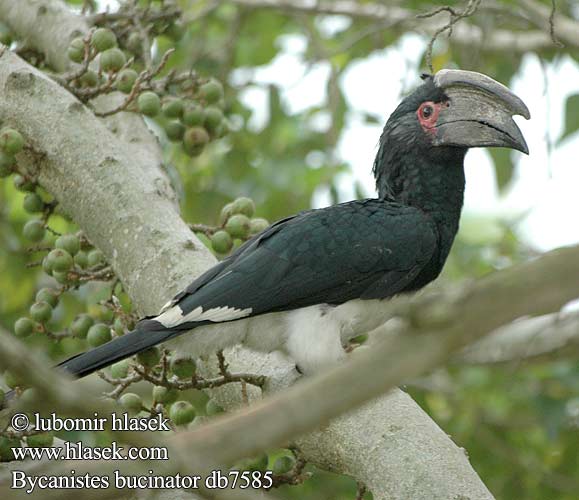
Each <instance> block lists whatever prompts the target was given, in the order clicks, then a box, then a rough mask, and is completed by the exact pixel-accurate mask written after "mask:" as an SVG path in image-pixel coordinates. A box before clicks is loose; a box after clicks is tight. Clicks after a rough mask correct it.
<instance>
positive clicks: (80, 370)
mask: <svg viewBox="0 0 579 500" xmlns="http://www.w3.org/2000/svg"><path fill="white" fill-rule="evenodd" d="M180 326H181V325H180ZM189 330H191V326H189V327H188V328H183V327H182V326H181V327H180V328H165V327H163V326H162V325H161V324H160V323H158V322H157V321H154V320H144V321H141V322H139V323H138V324H137V327H136V328H135V330H133V331H132V332H129V333H126V334H125V335H122V336H121V337H117V338H115V339H113V340H111V341H109V342H107V343H106V344H103V345H101V346H99V347H96V348H95V349H91V350H90V351H86V352H82V353H80V354H77V355H76V356H73V357H72V358H69V359H67V360H65V361H62V362H61V363H59V364H58V365H57V368H60V369H61V370H64V371H65V372H67V373H69V374H70V375H72V376H74V377H75V378H82V377H86V376H87V375H90V374H91V373H93V372H95V371H97V370H100V369H102V368H106V367H107V366H109V365H112V364H113V363H116V362H117V361H121V360H123V359H125V358H128V357H129V356H132V355H133V354H138V353H139V352H141V351H144V350H146V349H148V348H149V347H152V346H155V345H157V344H160V343H161V342H165V341H166V340H169V339H170V338H173V337H176V336H177V335H180V334H181V333H185V332H187V331H189Z"/></svg>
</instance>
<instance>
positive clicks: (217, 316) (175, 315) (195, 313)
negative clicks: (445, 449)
mask: <svg viewBox="0 0 579 500" xmlns="http://www.w3.org/2000/svg"><path fill="white" fill-rule="evenodd" d="M251 311H252V309H251V307H249V308H247V309H236V308H235V307H229V306H223V307H215V308H213V309H208V310H207V311H204V310H203V308H202V307H201V306H199V307H197V308H195V309H193V310H192V311H190V312H188V313H187V314H185V315H183V310H182V309H181V308H180V307H179V306H174V307H171V309H167V310H166V311H164V312H163V313H162V314H160V315H159V316H157V317H156V318H154V319H155V321H158V322H159V323H161V324H162V325H163V326H164V327H165V328H173V327H174V326H177V325H180V324H182V323H189V322H191V321H212V322H214V323H219V322H220V321H232V320H234V319H240V318H245V317H246V316H249V315H250V314H251Z"/></svg>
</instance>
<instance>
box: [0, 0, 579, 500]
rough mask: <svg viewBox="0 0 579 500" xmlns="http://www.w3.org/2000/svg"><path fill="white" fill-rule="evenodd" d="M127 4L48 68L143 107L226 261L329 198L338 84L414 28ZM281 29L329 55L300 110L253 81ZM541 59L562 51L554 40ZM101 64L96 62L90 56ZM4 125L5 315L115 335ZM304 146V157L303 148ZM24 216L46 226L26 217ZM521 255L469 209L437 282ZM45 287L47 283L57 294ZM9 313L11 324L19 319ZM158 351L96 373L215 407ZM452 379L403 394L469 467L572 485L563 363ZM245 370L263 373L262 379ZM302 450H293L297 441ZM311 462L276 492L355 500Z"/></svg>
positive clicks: (190, 214) (568, 489) (1, 290)
mask: <svg viewBox="0 0 579 500" xmlns="http://www.w3.org/2000/svg"><path fill="white" fill-rule="evenodd" d="M69 3H70V4H71V5H73V6H75V7H76V8H80V7H81V6H84V7H85V9H86V11H87V12H90V11H91V8H92V7H95V5H94V4H93V3H92V2H86V1H84V2H83V1H81V0H75V1H72V0H71V1H69ZM446 3H447V2H424V1H422V0H420V1H418V0H415V1H412V2H407V3H406V4H407V7H408V8H411V9H414V10H415V11H416V12H424V11H427V10H428V9H430V8H432V6H433V5H442V6H443V5H445V4H446ZM503 3H504V4H505V5H506V6H507V7H508V6H509V5H510V4H511V2H503ZM161 4H162V5H161ZM121 5H122V8H121V10H120V13H121V14H123V13H124V16H121V17H120V20H119V19H118V18H115V17H114V16H107V15H103V16H102V17H101V18H99V21H98V23H97V26H98V27H99V29H103V28H105V29H106V30H110V31H106V32H103V31H100V32H99V33H100V35H99V36H100V39H97V40H95V38H94V37H95V35H96V32H94V33H92V34H91V35H89V36H88V37H85V38H81V39H80V40H76V41H73V42H72V44H71V48H70V49H69V57H70V58H71V59H72V60H74V61H75V62H77V63H78V64H77V65H76V66H75V69H74V70H73V72H72V73H68V74H61V75H57V76H56V78H58V79H59V81H60V82H61V83H62V84H63V85H64V86H66V87H67V88H68V89H69V90H70V91H71V92H73V93H75V94H76V95H77V96H78V98H79V99H80V100H81V101H82V102H84V103H86V104H88V105H90V102H91V100H92V99H93V98H94V97H95V96H97V95H99V94H103V93H108V92H110V91H111V90H112V89H115V88H118V89H121V90H122V91H123V92H124V95H125V98H124V100H123V101H122V105H121V106H120V107H119V109H116V110H115V109H113V110H110V111H111V112H124V111H126V112H140V113H142V114H143V115H145V116H146V117H147V118H146V119H147V121H148V123H149V124H150V127H151V129H152V130H153V131H154V132H155V133H156V134H157V135H158V136H159V140H160V141H161V144H162V146H163V152H164V156H165V160H166V167H167V170H168V172H169V174H170V176H171V178H172V180H173V182H174V184H175V186H176V189H177V191H178V192H179V193H180V196H181V208H182V213H183V217H184V219H185V220H186V221H188V222H189V223H191V224H192V228H193V229H194V230H195V231H197V232H198V234H199V235H200V236H201V238H202V240H203V241H204V242H205V243H206V244H207V245H208V246H210V248H212V249H213V250H217V251H218V255H219V256H222V255H226V254H227V253H228V252H229V251H230V250H231V248H234V247H236V246H237V245H239V244H240V243H241V241H243V240H244V239H247V237H249V236H250V235H251V234H253V233H255V232H257V231H258V226H259V228H262V227H263V224H264V223H263V220H262V219H267V220H271V221H274V220H277V219H279V218H281V217H283V216H286V215H288V214H292V213H295V212H296V211H299V210H302V209H306V208H309V207H310V205H311V203H312V199H313V196H314V193H316V192H317V190H319V189H321V188H326V189H327V190H328V191H329V192H331V193H334V197H335V198H337V194H335V193H337V192H338V190H337V184H338V179H339V174H343V173H345V172H348V166H347V165H344V164H343V163H342V162H341V161H340V160H339V159H338V158H337V157H336V154H335V148H336V145H337V143H338V141H339V138H340V136H341V134H342V132H343V130H344V128H345V127H346V126H347V125H348V119H349V116H350V113H351V112H353V111H355V110H352V109H351V104H350V103H349V102H348V100H347V99H346V97H345V96H344V93H343V90H342V87H341V84H340V81H341V80H340V79H341V77H342V76H343V75H344V73H345V72H346V70H347V69H348V68H350V67H351V66H352V65H353V64H354V63H355V62H357V61H360V60H363V59H365V58H367V57H368V56H369V55H370V54H372V53H373V52H374V51H379V50H383V49H385V48H388V47H395V46H396V44H397V43H398V41H399V39H400V37H401V36H403V35H404V33H405V32H406V31H407V28H405V27H404V26H401V27H399V26H396V25H394V26H389V27H387V29H385V28H384V24H383V23H373V22H372V21H371V20H369V19H367V18H362V17H360V18H352V19H346V20H345V22H344V23H342V22H341V21H344V19H342V20H341V21H340V20H339V19H335V18H331V17H330V16H314V15H311V14H310V13H301V14H300V13H294V14H292V13H287V12H282V11H278V10H275V9H269V10H267V9H264V10H251V9H248V8H244V7H243V6H240V5H237V3H236V2H213V3H212V2H209V1H199V2H182V5H181V7H182V8H183V10H181V9H180V8H179V6H176V5H174V3H173V2H168V1H166V2H156V1H155V2H148V1H141V2H132V1H126V2H121ZM135 12H139V13H140V15H142V16H144V17H142V19H144V22H145V23H146V26H147V33H148V37H150V40H148V41H147V39H146V38H143V33H142V31H141V29H140V28H139V26H138V25H137V24H136V23H135V22H134V19H135V16H134V15H135ZM479 14H480V15H479ZM147 16H149V17H147ZM184 20H189V21H187V22H185V21H184ZM425 22H429V21H425ZM469 22H471V23H473V24H474V25H475V26H482V27H483V28H485V29H489V26H488V24H489V23H491V26H490V27H491V28H492V27H493V26H494V25H495V24H498V23H500V27H501V28H503V29H511V28H515V27H518V26H519V24H520V22H521V21H520V19H518V18H517V17H516V16H505V17H504V18H493V17H492V15H491V14H489V13H488V12H485V13H482V14H481V13H477V14H475V15H473V16H471V18H470V19H469ZM328 26H330V27H332V26H333V27H332V28H331V29H329V28H328ZM103 33H104V35H103ZM111 35H112V36H111ZM289 35H293V36H298V37H300V39H301V40H302V41H303V42H304V44H305V49H304V51H303V63H304V65H306V66H309V65H314V64H316V63H317V62H319V61H327V62H328V64H329V67H330V78H329V79H328V83H327V95H326V101H325V102H324V103H323V105H322V106H320V107H311V108H308V109H305V110H303V111H301V112H297V113H296V112H292V111H291V107H290V106H289V105H288V103H287V102H285V101H284V99H283V89H282V88H280V85H278V84H275V83H263V82H260V81H258V80H256V79H255V75H256V71H257V70H258V69H259V68H261V67H263V66H264V65H269V64H271V63H272V62H274V61H276V60H279V58H281V57H282V56H283V54H284V51H285V49H284V47H285V45H284V40H287V37H288V36H289ZM0 36H1V37H2V38H1V39H0V41H3V42H4V43H10V42H11V41H12V40H11V39H12V38H13V37H12V35H11V34H10V33H8V32H7V30H6V27H5V26H4V25H0ZM152 41H154V42H155V50H153V51H151V52H150V53H147V50H146V47H147V43H149V44H150V42H152ZM424 41H425V44H424V46H426V41H427V40H426V39H425V40H424ZM15 43H16V44H18V43H19V41H18V40H16V42H15ZM143 44H145V45H143ZM117 46H118V48H117ZM143 47H145V49H143ZM109 51H115V52H109ZM119 51H121V52H119ZM170 51H174V52H172V53H171V52H170ZM568 53H569V54H571V55H572V56H574V57H577V53H576V49H573V48H569V49H568ZM105 54H107V55H106V57H103V56H104V55H105ZM23 56H26V53H25V52H23ZM539 56H540V57H542V58H544V59H552V58H553V57H557V55H556V53H555V51H554V50H553V49H547V50H545V51H544V52H543V53H540V54H539ZM521 58H522V54H521V53H515V52H512V53H510V52H509V51H503V52H485V51H484V50H483V48H481V47H466V46H464V45H454V44H453V43H452V36H451V38H450V39H449V40H446V39H444V38H442V37H441V39H439V41H438V42H437V44H435V45H434V52H433V59H432V62H433V65H434V68H435V69H438V68H440V67H442V66H446V67H448V66H454V65H456V66H459V67H461V68H463V69H476V70H477V71H481V72H484V73H487V74H490V75H492V76H493V77H494V78H496V79H497V80H500V81H502V82H505V83H508V82H509V81H510V80H511V79H512V77H513V76H514V75H515V74H516V72H517V71H518V69H519V67H520V64H521ZM99 59H100V62H99V64H100V68H101V70H99V69H98V68H99V64H96V65H95V64H93V62H94V63H96V61H97V60H99ZM103 59H104V60H103ZM30 60H31V61H32V59H30ZM424 62H425V59H423V61H422V62H421V65H424ZM420 69H421V68H419V67H412V68H410V71H412V72H415V73H418V72H419V71H420ZM128 70H131V71H132V72H131V71H128ZM251 90H258V91H259V92H262V95H263V96H265V98H266V101H267V104H266V111H267V112H266V118H265V119H264V120H263V123H260V124H258V125H256V124H255V122H256V118H257V115H258V112H259V110H257V109H252V108H251V107H250V106H248V104H247V101H246V100H244V99H243V98H242V96H243V95H244V92H247V91H251ZM578 103H579V100H578V95H574V96H572V97H570V98H569V99H568V101H567V107H566V118H565V128H564V133H563V135H562V137H561V139H563V138H565V137H567V136H569V135H571V134H573V133H575V132H576V130H577V128H578V127H579V122H578V116H579V112H578V105H579V104H578ZM196 113H197V114H198V115H197V114H196ZM320 116H326V117H329V120H326V121H327V122H328V123H327V124H326V125H325V126H323V127H320V126H319V125H316V118H319V117H320ZM322 122H323V120H322ZM8 126H9V124H8V125H6V126H5V127H4V128H3V129H2V130H0V148H1V152H0V174H3V175H0V176H1V177H4V179H1V180H0V283H3V284H4V285H3V286H1V287H0V323H1V324H2V326H4V327H5V328H8V329H14V330H15V333H16V334H19V336H21V337H22V338H23V339H24V341H25V342H27V343H28V344H29V345H30V346H31V347H32V346H34V347H40V348H42V349H44V350H45V351H46V352H48V353H49V355H50V356H51V357H52V358H54V359H55V360H57V359H62V358H63V357H66V356H68V355H71V354H73V353H75V352H79V351H81V350H84V349H86V348H87V347H88V345H89V344H90V345H97V344H98V343H100V342H102V340H103V338H104V339H106V338H108V337H110V335H122V334H124V333H125V332H126V331H127V330H129V329H130V328H131V327H132V326H133V325H134V322H135V321H136V320H137V319H138V318H136V316H135V315H134V314H133V312H132V310H131V305H130V300H129V298H128V297H127V296H126V294H125V293H124V292H123V289H122V285H121V284H120V283H118V281H117V279H116V278H115V276H114V272H113V271H112V270H111V268H110V266H109V265H108V264H107V263H106V262H105V261H104V260H103V258H102V254H100V253H99V252H100V251H99V250H98V249H95V248H94V247H93V246H92V245H91V243H90V241H88V240H87V239H86V238H85V237H84V235H83V234H82V231H81V230H80V229H81V228H78V227H76V226H75V225H74V223H73V222H72V221H70V220H68V219H66V218H65V217H64V216H63V215H62V214H60V213H59V209H58V203H57V200H54V199H53V198H52V197H51V196H50V194H49V193H46V192H45V191H44V190H43V189H42V187H40V186H38V185H36V183H35V179H33V178H27V177H26V174H25V172H21V171H20V170H19V168H18V165H17V162H16V161H14V160H13V158H14V155H17V153H18V151H19V148H21V147H26V141H27V139H28V138H23V142H24V144H20V141H19V138H18V137H17V136H16V135H15V133H14V131H11V130H9V128H8ZM192 130H193V132H192ZM16 134H18V132H17V131H16ZM491 154H492V157H493V161H494V163H495V167H496V171H497V181H498V184H499V187H500V188H501V189H502V188H504V187H505V186H506V185H508V182H509V180H510V179H511V177H512V173H513V170H514V165H513V162H512V158H511V155H510V153H509V152H506V151H496V152H492V153H491ZM312 155H314V156H315V157H316V158H317V159H316V161H315V162H313V161H308V158H310V159H311V157H312ZM16 159H17V156H16ZM368 168H370V165H369V166H368ZM9 174H10V175H9ZM8 175H9V176H8ZM240 199H241V200H242V201H240ZM248 200H249V201H248ZM334 201H336V200H334ZM234 217H235V218H234ZM244 218H245V219H244ZM31 220H35V221H39V222H36V223H34V224H32V225H31V224H30V221H31ZM255 221H260V222H255ZM252 224H253V226H252ZM62 235H66V236H67V238H68V240H67V241H65V240H63V237H62ZM25 236H26V237H25ZM55 252H56V253H55ZM532 253H533V252H532V249H529V248H526V247H525V245H524V244H523V243H521V242H520V241H518V239H517V236H516V233H515V232H514V231H513V229H512V227H511V225H510V224H508V223H505V222H504V221H499V220H495V219H492V218H490V219H486V220H482V219H478V220H472V219H471V220H468V219H467V220H465V221H464V222H463V229H462V232H461V233H460V235H459V238H458V241H457V243H456V245H455V247H454V249H453V253H452V255H451V257H450V260H449V262H448V265H447V267H446V270H445V274H444V276H443V278H442V279H443V280H462V279H465V278H469V277H478V276H482V275H484V274H486V273H489V272H492V271H493V270H494V269H497V268H500V267H503V266H506V265H510V264H511V263H514V262H517V261H520V260H523V259H526V258H528V257H529V256H531V255H532ZM49 256H51V257H49ZM69 257H70V258H69ZM46 270H48V271H49V272H48V273H47V272H45V271H46ZM47 289H48V290H52V291H54V294H56V296H57V299H58V300H55V302H54V303H53V304H50V300H52V299H51V298H50V293H51V292H48V291H46V290H47ZM40 290H45V291H44V292H40ZM37 293H41V296H40V297H38V296H37ZM35 304H36V305H35ZM31 306H32V308H33V310H32V311H31V310H30V308H31ZM28 317H33V319H34V322H33V323H32V326H30V324H26V323H24V322H22V321H20V319H21V318H28ZM87 318H90V319H87ZM17 321H20V325H19V327H18V328H14V325H15V323H16V322H17ZM89 323H90V324H89ZM93 323H96V325H94V324H93ZM31 330H33V332H31ZM87 339H88V340H87ZM149 354H151V353H149ZM151 356H152V358H151V357H149V358H146V357H140V358H139V359H138V360H137V361H132V362H131V363H130V364H121V365H119V364H118V365H115V366H114V367H112V368H111V369H110V370H107V371H106V372H105V374H104V375H103V377H104V378H105V379H106V380H108V381H109V382H111V384H112V389H111V392H110V396H111V397H113V398H115V399H118V400H119V402H120V404H121V405H124V407H125V408H126V409H128V410H130V411H133V412H137V413H138V412H140V411H146V412H147V413H153V412H156V411H160V412H164V413H165V414H168V415H170V416H173V417H174V418H177V419H178V422H176V423H179V424H180V425H187V424H188V423H189V422H190V421H192V420H194V419H195V418H196V415H197V416H204V415H213V414H214V412H217V411H218V409H217V408H216V405H215V402H214V401H212V400H211V399H210V398H209V396H208V394H206V393H204V392H203V389H204V383H203V380H202V379H201V378H197V377H196V375H195V371H194V368H191V369H190V371H189V372H187V370H185V371H180V368H179V367H178V366H177V364H178V363H176V361H175V359H176V358H175V357H174V355H173V354H171V353H167V354H165V353H162V352H156V353H152V354H151ZM151 359H152V361H151ZM181 368H182V366H181ZM222 376H223V383H228V382H231V380H233V379H235V374H229V373H228V372H227V370H226V368H224V369H223V371H222ZM446 376H447V377H448V379H449V381H450V384H451V385H450V387H451V390H448V388H442V389H441V388H436V387H435V388H434V389H429V390H425V389H416V388H413V389H411V393H412V395H413V397H415V398H416V399H417V400H418V401H419V402H420V403H421V404H422V405H423V407H424V408H425V409H426V410H427V411H428V412H429V414H430V415H431V416H432V417H433V418H435V419H436V420H437V422H438V423H439V424H441V425H442V427H443V428H444V429H445V430H446V431H447V432H448V433H449V434H451V435H452V437H453V438H454V439H455V440H456V441H457V442H458V443H459V444H460V445H461V446H463V447H464V448H465V449H466V450H468V452H469V454H470V457H471V461H472V463H473V465H474V467H475V469H476V470H477V471H478V472H479V473H480V475H481V477H482V478H483V480H484V481H485V482H486V484H488V485H489V487H490V488H491V490H492V491H493V492H494V493H495V494H496V496H497V497H498V498H526V499H537V500H540V499H544V498H550V499H555V498H557V499H571V498H575V497H576V492H577V486H578V485H577V480H576V471H577V470H578V467H579V463H577V454H576V451H575V450H576V449H577V446H578V445H579V442H578V440H577V432H576V425H577V424H576V422H575V424H573V421H572V419H571V418H570V410H569V408H570V407H571V406H570V405H571V403H572V401H573V398H576V394H577V391H578V390H579V372H577V367H576V366H575V365H574V364H573V363H572V362H568V361H565V360H555V361H545V362H542V363H540V364H536V365H531V364H529V365H525V364H522V365H519V364H518V363H513V364H512V365H509V366H506V367H472V366H466V367H465V366H455V367H451V368H450V369H449V370H448V373H447V374H446ZM228 377H230V378H229V379H228ZM231 377H233V379H231ZM141 380H149V381H150V382H151V381H152V382H154V383H150V384H149V385H148V388H147V391H146V392H142V393H139V394H138V395H134V396H132V395H131V393H130V392H128V391H126V390H127V389H128V388H129V387H131V384H132V383H133V382H136V381H141ZM248 382H249V383H255V384H256V385H259V382H260V381H259V380H258V379H255V380H248ZM130 390H133V389H132V388H131V389H130ZM171 391H175V392H171ZM123 394H124V395H123ZM176 399H179V401H176ZM189 404H191V405H192V406H193V409H192V410H191V411H190V406H188V405H189ZM179 405H180V406H179ZM173 408H178V409H179V410H184V411H179V412H177V409H175V410H173ZM141 414H144V413H141ZM176 415H178V417H175V416H176ZM573 425H575V427H573ZM83 437H84V439H89V440H90V439H101V440H102V439H105V438H104V437H102V436H100V437H95V436H83ZM0 455H1V448H0ZM282 455H285V456H291V457H292V460H295V458H294V456H293V454H292V453H291V452H289V451H287V450H274V451H272V453H271V454H270V455H269V458H267V460H268V462H269V463H268V466H269V467H274V465H275V463H276V460H277V459H278V458H279V456H282ZM295 457H297V459H299V453H297V454H296V455H295ZM2 458H5V457H2ZM292 463H293V462H292ZM245 465H246V466H248V467H249V466H252V465H251V464H250V465H248V464H245ZM305 471H306V472H307V474H306V473H304V470H302V469H300V470H299V471H298V474H297V475H298V476H299V477H300V480H301V479H304V480H305V482H304V483H303V484H301V485H299V486H283V487H282V488H281V490H280V493H281V494H282V495H283V498H288V499H289V498H300V499H308V498H312V499H314V498H322V497H324V498H335V499H342V498H343V499H346V498H355V495H356V485H355V483H354V481H352V480H351V478H344V477H336V476H334V475H330V474H327V473H323V472H320V471H317V470H315V469H313V468H312V467H311V466H308V467H306V469H305ZM507 471H508V472H507ZM310 473H311V474H310ZM310 475H311V478H309V477H310ZM308 478H309V479H308ZM306 479H307V480H306ZM298 482H299V481H298ZM370 497H371V495H370V494H367V495H366V496H365V497H364V498H370Z"/></svg>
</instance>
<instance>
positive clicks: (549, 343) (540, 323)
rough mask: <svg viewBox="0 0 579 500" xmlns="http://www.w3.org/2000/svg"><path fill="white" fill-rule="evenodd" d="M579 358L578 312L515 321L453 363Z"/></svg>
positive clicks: (461, 355)
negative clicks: (563, 357) (569, 356)
mask: <svg viewBox="0 0 579 500" xmlns="http://www.w3.org/2000/svg"><path fill="white" fill-rule="evenodd" d="M578 354H579V312H577V311H574V312H570V313H555V314H548V315H545V316H539V317H537V318H528V319H522V320H519V321H515V322H514V323H511V324H510V325H506V326H504V327H501V328H499V329H498V330H496V331H495V332H493V333H492V334H491V335H489V336H488V337H486V338H484V339H482V340H480V341H479V342H477V343H475V344H473V345H472V346H469V347H468V348H467V349H466V350H465V351H464V352H462V353H461V354H460V355H459V356H458V357H457V359H456V361H457V362H459V363H461V362H465V363H508V362H511V361H525V360H537V361H544V360H548V359H554V358H556V359H561V356H564V355H571V356H573V357H577V355H578Z"/></svg>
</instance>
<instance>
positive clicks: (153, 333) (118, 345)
mask: <svg viewBox="0 0 579 500" xmlns="http://www.w3.org/2000/svg"><path fill="white" fill-rule="evenodd" d="M205 323H206V322H199V323H197V324H191V323H189V324H188V325H187V326H184V325H178V326H177V327H175V328H165V327H163V325H161V324H160V323H159V322H158V321H154V320H142V321H140V322H139V323H137V326H136V328H135V329H134V330H133V331H131V332H129V333H126V334H125V335H122V336H121V337H117V338H115V339H113V340H111V341H109V342H107V343H106V344H103V345H101V346H99V347H96V348H95V349H91V350H90V351H86V352H81V353H80V354H77V355H76V356H73V357H72V358H68V359H67V360H65V361H62V362H61V363H59V364H58V365H57V366H56V367H57V368H59V369H61V370H63V371H65V372H67V373H69V374H70V375H72V376H73V377H74V378H82V377H86V376H87V375H90V374H91V373H93V372H95V371H97V370H100V369H102V368H106V367H107V366H109V365H112V364H113V363H116V362H117V361H121V360H123V359H125V358H128V357H129V356H132V355H133V354H138V353H139V352H141V351H144V350H146V349H148V348H149V347H152V346H154V345H157V344H160V343H161V342H165V341H166V340H169V339H171V338H173V337H177V336H178V335H181V334H182V333H185V332H188V331H190V330H191V329H193V328H195V327H196V326H201V325H203V324H205ZM14 396H15V392H14V391H10V392H8V393H6V395H5V398H4V400H3V401H0V410H3V409H4V408H6V407H7V406H8V404H9V402H10V401H11V400H12V399H13V398H14Z"/></svg>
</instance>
